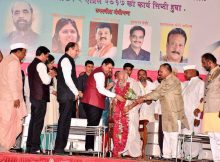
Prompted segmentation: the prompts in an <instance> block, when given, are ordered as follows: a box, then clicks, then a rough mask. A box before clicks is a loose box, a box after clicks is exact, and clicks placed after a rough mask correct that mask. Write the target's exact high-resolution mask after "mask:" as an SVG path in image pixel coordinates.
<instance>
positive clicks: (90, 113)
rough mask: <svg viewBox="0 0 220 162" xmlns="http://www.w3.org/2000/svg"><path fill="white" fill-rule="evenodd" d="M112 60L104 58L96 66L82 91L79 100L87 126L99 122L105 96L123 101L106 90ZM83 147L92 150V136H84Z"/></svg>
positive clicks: (112, 63) (112, 64) (95, 124)
mask: <svg viewBox="0 0 220 162" xmlns="http://www.w3.org/2000/svg"><path fill="white" fill-rule="evenodd" d="M113 66H114V61H113V60H112V59H111V58H106V59H105V60H104V61H103V62H102V65H101V66H100V67H98V68H96V69H95V70H94V71H93V72H92V73H91V74H90V75H89V78H88V80H87V84H86V89H85V91H84V93H83V98H82V100H81V102H82V103H83V104H84V109H85V112H86V117H87V126H97V125H98V124H99V122H100V119H101V116H102V111H103V109H104V108H105V97H111V98H116V99H118V100H119V101H124V98H123V97H121V96H120V95H117V94H115V93H113V92H111V91H109V90H107V89H106V88H105V87H106V84H107V77H108V74H109V73H110V72H111V71H112V68H113ZM85 149H86V150H87V151H93V150H94V136H93V135H92V136H91V135H87V136H86V145H85Z"/></svg>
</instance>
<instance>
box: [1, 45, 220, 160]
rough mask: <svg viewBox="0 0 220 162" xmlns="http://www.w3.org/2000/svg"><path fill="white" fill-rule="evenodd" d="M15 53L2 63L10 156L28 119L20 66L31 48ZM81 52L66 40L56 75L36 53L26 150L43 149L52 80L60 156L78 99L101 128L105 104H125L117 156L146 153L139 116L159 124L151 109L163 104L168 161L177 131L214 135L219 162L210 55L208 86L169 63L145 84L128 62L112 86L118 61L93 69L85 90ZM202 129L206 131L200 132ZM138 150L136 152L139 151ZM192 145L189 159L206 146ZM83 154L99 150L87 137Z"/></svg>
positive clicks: (44, 53) (206, 58) (215, 75)
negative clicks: (179, 74)
mask: <svg viewBox="0 0 220 162" xmlns="http://www.w3.org/2000/svg"><path fill="white" fill-rule="evenodd" d="M10 48H11V52H10V55H9V56H7V57H5V58H3V60H2V62H1V63H0V75H1V77H0V132H1V133H0V151H8V150H9V149H10V148H11V147H12V146H13V144H14V143H15V140H16V137H17V136H18V135H19V133H20V132H21V127H22V119H23V118H24V117H25V116H26V115H27V112H26V107H25V103H24V99H23V92H22V76H21V65H20V62H21V60H22V59H23V58H24V57H25V55H26V50H27V47H26V45H25V44H23V43H16V44H13V45H11V47H10ZM79 50H80V49H79V46H78V44H77V43H74V42H69V43H68V44H67V45H66V47H65V54H64V55H63V56H62V57H61V58H60V60H59V62H58V67H57V71H55V70H48V68H47V66H46V65H45V62H46V60H47V59H48V56H49V53H50V50H49V49H48V48H47V47H44V46H40V47H38V49H37V50H36V57H35V59H34V60H33V61H32V62H31V63H30V65H29V67H28V70H27V71H28V81H29V88H30V102H31V120H30V124H29V130H28V139H27V145H26V147H27V150H26V151H27V152H28V153H40V151H41V149H40V134H41V131H42V129H43V125H44V117H45V113H46V104H47V102H49V100H50V98H49V93H50V92H49V85H50V84H51V80H52V78H54V77H56V78H57V101H58V103H59V113H60V116H59V120H58V129H57V136H56V141H55V148H54V153H55V154H64V153H65V151H64V148H65V147H66V144H67V141H68V135H69V128H70V123H71V117H76V116H75V115H76V105H77V100H78V99H80V103H81V104H82V106H81V109H83V111H84V113H85V114H84V116H86V118H87V126H97V125H99V122H100V119H101V117H102V113H103V110H104V109H105V107H106V102H105V101H106V97H109V98H111V99H112V102H113V103H114V104H113V105H115V106H116V107H117V106H118V108H120V106H121V105H123V111H124V112H120V111H121V110H119V111H118V112H119V114H124V113H127V114H128V121H127V123H128V130H126V129H125V131H127V136H126V137H125V139H126V140H125V143H123V147H121V146H120V149H121V150H118V151H117V152H116V154H120V155H121V154H124V155H129V156H132V157H138V156H141V155H142V152H141V149H140V148H141V141H140V136H139V135H138V134H139V132H138V121H139V118H140V114H141V119H145V120H148V122H152V121H154V120H155V119H156V120H157V119H158V114H157V113H155V112H154V109H156V108H158V107H161V115H160V117H161V116H162V117H161V118H162V131H163V135H164V138H163V148H161V149H162V155H163V158H165V159H171V158H176V157H178V156H179V154H178V151H176V150H177V147H178V134H179V133H180V132H183V133H185V134H192V133H193V132H194V133H199V132H205V133H208V135H209V137H210V144H211V149H212V155H213V159H214V161H220V155H219V152H220V126H219V124H217V123H220V109H219V104H220V99H219V98H220V88H219V86H220V68H219V65H218V64H217V60H216V58H215V57H214V56H213V55H212V54H210V53H206V54H204V55H202V59H201V60H202V66H203V67H204V68H205V69H206V70H207V71H208V75H207V77H206V80H205V82H203V81H202V80H201V79H200V78H199V76H198V72H197V70H196V66H195V65H188V66H185V67H184V75H185V78H186V80H187V81H186V82H184V83H182V84H181V82H180V81H179V79H178V78H177V77H176V76H175V75H174V74H173V72H172V67H171V65H170V64H168V63H163V64H162V65H160V68H159V71H158V81H157V82H155V83H151V82H150V81H148V80H147V72H146V71H145V70H142V69H141V70H139V71H138V81H136V80H135V79H133V78H131V77H130V76H131V73H132V70H133V68H134V66H133V65H132V64H130V63H127V64H125V65H124V67H123V69H124V71H122V72H119V74H118V79H117V80H115V82H111V83H109V84H107V79H108V78H109V76H110V74H111V73H112V69H113V67H114V61H113V60H112V59H111V58H106V59H104V60H103V62H102V64H101V66H100V67H97V68H96V69H95V70H94V71H92V70H91V69H90V72H89V73H88V74H87V75H88V76H86V77H85V78H86V79H85V80H86V84H85V85H84V86H85V87H84V88H83V89H78V85H79V84H78V81H79V80H78V79H77V76H76V66H75V61H74V59H75V58H76V57H77V56H78V54H79ZM90 63H91V62H90ZM91 64H92V63H91ZM128 86H129V87H128ZM112 88H113V90H112V91H111V90H110V89H112ZM117 88H118V89H117ZM130 89H132V90H133V91H134V92H135V95H136V97H135V98H134V99H128V97H127V92H128V91H129V92H130ZM125 90H126V92H125ZM158 105H159V106H158ZM152 109H153V111H152ZM146 110H149V111H146ZM113 111H114V106H113ZM139 113H140V114H139ZM122 126H123V125H122ZM198 126H201V129H200V128H199V127H198ZM201 130H202V131H201ZM132 133H133V134H132ZM134 133H135V134H134ZM137 138H139V139H137ZM113 140H114V139H113ZM117 142H118V141H117ZM160 143H161V142H160ZM117 144H118V143H117ZM136 146H137V149H134V148H135V147H136ZM193 148H194V149H193V154H192V155H193V157H196V156H198V153H199V150H200V149H201V147H200V144H195V145H194V146H193ZM85 149H86V150H87V151H93V150H94V136H91V135H87V136H86V144H85ZM138 150H140V151H138ZM185 150H186V152H185V154H186V155H188V154H189V152H187V150H189V149H188V148H187V145H186V149H185Z"/></svg>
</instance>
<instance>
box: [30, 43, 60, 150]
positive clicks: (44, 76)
mask: <svg viewBox="0 0 220 162" xmlns="http://www.w3.org/2000/svg"><path fill="white" fill-rule="evenodd" d="M49 52H50V50H49V49H48V48H47V47H44V46H40V47H38V49H37V50H36V57H35V59H34V60H33V61H32V63H31V64H30V65H29V67H28V81H29V87H30V101H31V120H30V123H29V129H28V138H27V149H26V151H27V152H28V153H40V134H41V131H42V129H43V125H44V117H45V113H46V107H47V102H49V100H50V98H49V94H50V93H49V84H50V82H51V78H53V77H55V76H56V73H55V72H54V71H50V72H48V69H47V66H46V65H45V62H46V60H47V58H48V55H49Z"/></svg>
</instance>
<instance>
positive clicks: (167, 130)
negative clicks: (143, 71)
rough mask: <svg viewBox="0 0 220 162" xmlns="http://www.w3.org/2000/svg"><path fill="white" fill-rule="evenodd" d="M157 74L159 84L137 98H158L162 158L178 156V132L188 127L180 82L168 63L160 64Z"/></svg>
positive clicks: (142, 100) (146, 99) (143, 99)
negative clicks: (162, 134) (159, 80)
mask: <svg viewBox="0 0 220 162" xmlns="http://www.w3.org/2000/svg"><path fill="white" fill-rule="evenodd" d="M159 75H160V77H161V78H162V79H163V80H162V82H161V84H160V85H159V86H158V87H157V88H156V89H155V90H154V91H152V92H150V93H148V94H146V95H144V96H143V97H142V98H141V99H139V100H140V103H143V102H144V101H146V102H147V101H148V100H158V99H159V100H160V103H161V110H162V121H163V122H162V125H163V126H162V128H163V133H164V140H163V158H165V159H171V158H176V157H178V156H179V155H178V152H177V146H178V145H177V143H178V134H179V133H180V131H181V129H183V128H188V129H189V126H188V122H187V119H186V116H185V113H184V103H183V98H182V94H181V93H182V89H181V83H180V81H179V80H178V78H177V77H176V76H174V75H173V73H172V68H171V66H170V64H168V63H164V64H162V65H160V69H159ZM182 127H183V128H182Z"/></svg>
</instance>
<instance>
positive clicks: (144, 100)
mask: <svg viewBox="0 0 220 162" xmlns="http://www.w3.org/2000/svg"><path fill="white" fill-rule="evenodd" d="M134 102H135V103H137V104H142V103H147V104H148V105H150V104H151V103H152V100H146V98H145V97H142V96H140V97H138V98H137V99H136V100H134Z"/></svg>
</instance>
